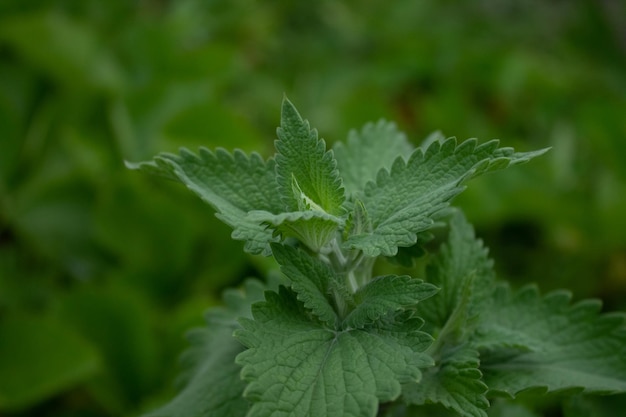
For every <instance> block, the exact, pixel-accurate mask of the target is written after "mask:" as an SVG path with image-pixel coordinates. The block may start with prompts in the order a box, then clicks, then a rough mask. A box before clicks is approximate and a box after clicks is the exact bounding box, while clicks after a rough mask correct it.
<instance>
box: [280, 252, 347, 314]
mask: <svg viewBox="0 0 626 417" xmlns="http://www.w3.org/2000/svg"><path fill="white" fill-rule="evenodd" d="M272 252H273V254H274V257H275V258H276V261H277V262H278V263H279V264H280V269H281V271H282V272H283V274H285V276H286V277H287V278H289V280H290V281H291V288H292V290H293V291H294V292H295V293H296V294H297V297H298V300H300V301H302V302H303V303H304V307H305V308H307V309H309V310H311V312H312V313H313V314H314V315H315V316H316V317H317V318H318V319H319V320H321V321H322V322H325V323H328V324H329V325H331V326H335V325H336V324H337V321H338V317H337V312H336V311H335V310H334V308H336V307H337V306H334V305H333V302H332V301H331V298H330V296H331V295H333V294H343V293H346V292H347V290H345V289H343V288H341V287H342V284H341V281H340V278H339V277H337V276H336V275H335V273H334V271H333V270H332V269H331V268H330V267H329V266H328V265H327V264H325V263H324V262H322V261H320V260H319V259H316V258H313V257H312V256H310V255H308V254H307V253H305V252H304V251H302V250H300V249H297V248H294V247H292V246H286V245H279V244H273V245H272ZM347 301H348V300H346V302H347Z"/></svg>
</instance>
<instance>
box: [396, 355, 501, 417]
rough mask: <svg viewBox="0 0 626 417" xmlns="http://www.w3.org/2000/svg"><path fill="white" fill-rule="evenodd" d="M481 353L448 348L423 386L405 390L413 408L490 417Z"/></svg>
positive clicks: (426, 373) (427, 373) (466, 416)
mask: <svg viewBox="0 0 626 417" xmlns="http://www.w3.org/2000/svg"><path fill="white" fill-rule="evenodd" d="M478 365H479V360H478V352H477V351H476V350H473V349H470V348H468V347H467V346H456V347H453V348H452V347H446V348H444V349H443V351H442V353H441V359H440V360H439V361H437V364H436V365H435V367H433V368H430V369H427V370H425V371H424V373H423V377H422V380H421V381H420V382H419V383H416V382H411V383H408V384H405V385H404V386H403V398H404V399H405V400H406V401H407V403H409V404H415V405H422V404H441V405H443V406H444V407H446V408H448V409H450V410H454V411H456V412H457V413H458V414H459V415H460V416H464V417H486V416H487V413H486V412H485V410H486V409H487V408H488V407H489V401H488V400H487V398H486V397H485V394H486V392H487V386H486V385H485V384H484V383H483V382H482V381H481V376H482V374H481V373H480V371H479V369H478Z"/></svg>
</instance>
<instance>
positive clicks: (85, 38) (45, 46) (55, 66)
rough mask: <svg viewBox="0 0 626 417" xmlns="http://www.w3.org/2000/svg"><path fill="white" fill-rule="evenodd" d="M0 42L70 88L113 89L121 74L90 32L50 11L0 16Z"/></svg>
mask: <svg viewBox="0 0 626 417" xmlns="http://www.w3.org/2000/svg"><path fill="white" fill-rule="evenodd" d="M0 42H4V43H7V44H9V45H11V47H13V48H15V49H16V51H17V52H18V53H19V54H20V55H21V56H23V57H24V58H25V59H26V60H27V61H28V62H29V63H31V65H33V66H35V67H36V68H38V69H39V70H41V71H43V72H44V73H45V74H47V75H48V76H51V77H53V78H54V79H56V80H59V81H61V82H62V83H63V84H65V85H66V86H70V87H83V88H84V87H87V88H95V89H99V90H117V89H119V88H120V87H121V84H122V76H121V73H120V70H119V69H118V67H117V65H116V63H115V61H113V59H112V58H111V56H109V55H108V54H107V53H106V49H105V48H104V47H103V45H102V42H100V41H99V40H98V36H97V35H96V33H94V31H93V30H92V29H91V28H90V27H89V26H88V25H85V24H84V23H82V22H79V21H76V20H72V19H70V18H69V17H67V16H65V15H63V14H60V13H54V12H42V13H33V14H26V15H14V16H10V17H6V18H3V19H0Z"/></svg>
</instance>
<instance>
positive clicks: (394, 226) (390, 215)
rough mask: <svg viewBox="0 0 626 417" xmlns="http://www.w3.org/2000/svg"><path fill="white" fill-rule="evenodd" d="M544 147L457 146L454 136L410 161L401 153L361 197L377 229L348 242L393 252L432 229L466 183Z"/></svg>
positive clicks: (415, 154)
mask: <svg viewBox="0 0 626 417" xmlns="http://www.w3.org/2000/svg"><path fill="white" fill-rule="evenodd" d="M543 152H545V150H542V151H537V152H527V153H515V152H514V151H513V150H512V149H511V148H500V149H499V148H498V141H496V140H493V141H490V142H487V143H484V144H482V145H478V144H477V141H476V140H475V139H469V140H467V141H465V142H463V143H461V144H460V145H458V146H457V141H456V139H454V138H450V139H447V140H446V141H444V142H440V141H435V142H433V143H432V144H431V145H430V146H429V147H428V150H426V152H423V151H422V150H421V149H416V150H415V151H414V152H413V154H412V155H411V157H410V158H409V160H408V162H405V161H404V160H403V159H401V158H398V159H396V160H395V161H394V163H393V165H392V167H391V169H390V170H387V169H383V170H381V171H379V172H378V175H377V177H376V182H375V183H373V182H369V183H368V184H367V185H366V186H365V192H364V193H363V195H362V197H361V200H362V201H363V204H364V205H365V208H366V209H367V212H368V214H369V216H370V218H371V220H372V225H373V228H374V230H373V232H371V233H364V234H360V235H353V236H351V237H350V238H349V239H348V240H347V242H346V246H347V247H348V248H350V249H360V250H362V251H363V252H364V253H365V254H366V255H367V256H371V257H375V256H379V255H384V256H393V255H395V254H396V253H397V251H398V247H399V246H412V245H413V244H415V242H416V240H417V237H416V234H417V233H419V232H423V231H425V230H428V229H430V228H431V227H432V226H433V224H434V220H435V219H436V218H438V217H439V216H440V215H441V214H442V211H443V209H445V208H446V207H447V206H448V204H449V202H450V200H451V199H452V198H453V197H454V196H456V195H457V194H459V193H460V192H461V191H462V190H463V187H462V184H463V182H464V181H466V180H467V179H469V178H472V177H475V176H477V175H479V174H482V173H485V172H488V171H493V170H496V169H502V168H506V167H507V166H509V165H513V164H518V163H521V162H526V161H528V160H529V159H531V158H533V157H535V156H538V155H541V154H542V153H543Z"/></svg>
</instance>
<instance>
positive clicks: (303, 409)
mask: <svg viewBox="0 0 626 417" xmlns="http://www.w3.org/2000/svg"><path fill="white" fill-rule="evenodd" d="M252 312H253V316H254V320H242V321H241V325H242V327H243V330H240V331H238V332H236V337H237V338H238V339H239V340H240V341H241V342H242V343H243V344H244V345H246V346H248V347H249V349H248V350H246V351H244V352H242V353H241V354H240V355H239V356H238V357H237V362H238V363H239V364H241V365H242V366H243V370H242V374H241V375H242V377H243V378H244V379H245V380H246V381H248V387H247V388H246V391H245V397H246V398H247V399H248V400H250V401H252V402H253V405H252V407H251V408H250V411H249V414H248V416H250V417H261V416H285V417H286V416H294V417H295V416H313V417H322V416H354V417H359V416H363V417H365V416H373V415H375V414H376V411H377V409H378V403H379V402H380V401H391V400H394V399H396V398H398V396H399V395H400V392H401V385H400V384H401V383H406V382H409V381H417V380H419V379H420V376H421V371H420V368H424V367H428V366H430V365H431V364H432V361H431V359H430V357H428V356H427V355H424V354H423V353H422V352H423V350H424V349H426V347H427V346H428V345H429V344H430V342H431V340H432V339H431V338H430V336H428V335H427V334H425V333H423V332H420V331H419V327H420V326H421V320H419V319H415V318H413V319H408V318H407V317H406V316H405V317H402V320H400V319H397V320H381V321H379V322H377V323H374V324H372V325H370V326H368V327H366V328H364V329H359V330H345V331H336V330H334V329H331V328H328V327H327V326H325V325H324V324H323V323H322V322H319V321H315V320H311V318H310V316H309V315H308V312H307V310H306V309H305V308H304V306H303V305H302V303H300V302H299V301H298V300H297V299H296V296H295V294H294V293H292V292H291V291H289V290H287V289H286V288H284V287H283V288H281V289H280V292H279V293H275V292H267V293H266V301H265V302H261V303H258V304H255V305H254V306H253V311H252ZM394 319H396V318H395V317H394Z"/></svg>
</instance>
